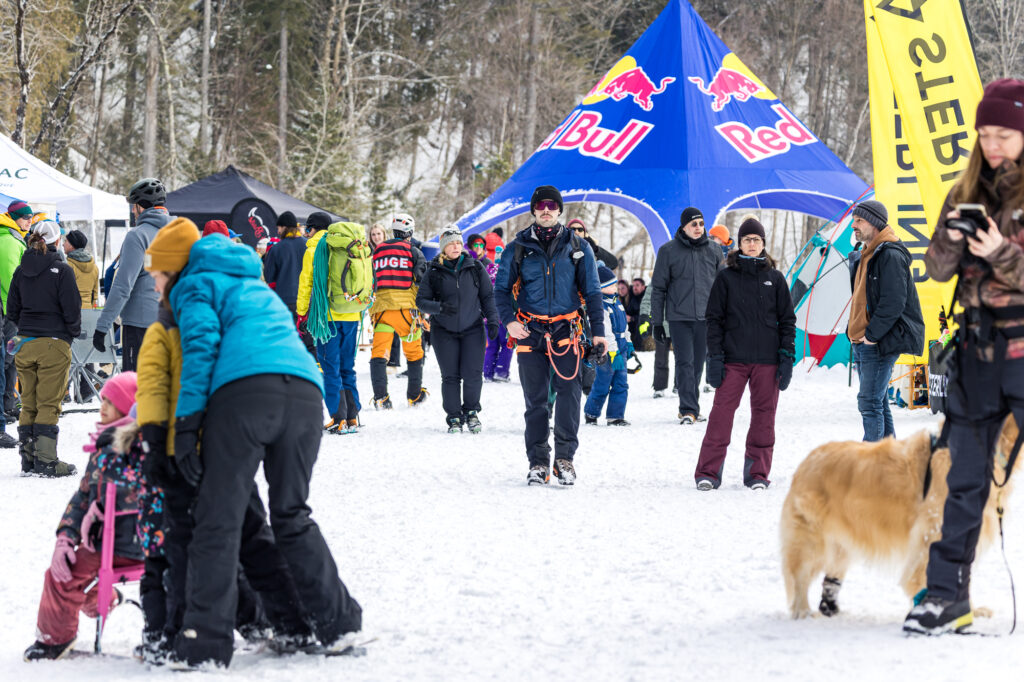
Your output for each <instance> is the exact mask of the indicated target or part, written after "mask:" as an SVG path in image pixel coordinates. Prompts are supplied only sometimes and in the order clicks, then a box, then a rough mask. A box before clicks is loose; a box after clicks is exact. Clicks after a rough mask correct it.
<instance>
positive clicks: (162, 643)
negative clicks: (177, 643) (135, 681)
mask: <svg viewBox="0 0 1024 682" xmlns="http://www.w3.org/2000/svg"><path fill="white" fill-rule="evenodd" d="M170 652H171V645H170V642H168V641H167V637H165V636H164V633H163V631H161V630H157V631H153V632H151V631H149V630H143V631H142V644H139V645H138V646H137V647H135V650H134V654H135V658H137V659H139V660H140V661H142V662H143V663H146V664H148V665H163V664H164V663H166V662H167V656H168V654H170Z"/></svg>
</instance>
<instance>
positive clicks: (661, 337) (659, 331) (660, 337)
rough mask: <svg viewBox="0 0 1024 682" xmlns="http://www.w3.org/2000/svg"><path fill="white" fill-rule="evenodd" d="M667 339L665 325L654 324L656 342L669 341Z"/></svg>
mask: <svg viewBox="0 0 1024 682" xmlns="http://www.w3.org/2000/svg"><path fill="white" fill-rule="evenodd" d="M667 340H668V337H667V336H665V325H663V324H656V325H654V341H655V342H656V343H665V341H667Z"/></svg>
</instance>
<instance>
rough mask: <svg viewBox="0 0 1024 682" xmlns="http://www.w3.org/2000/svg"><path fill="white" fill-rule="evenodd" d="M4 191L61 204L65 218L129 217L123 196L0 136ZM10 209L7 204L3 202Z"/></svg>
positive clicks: (0, 182)
mask: <svg viewBox="0 0 1024 682" xmlns="http://www.w3.org/2000/svg"><path fill="white" fill-rule="evenodd" d="M0 193H3V194H6V195H7V196H9V197H13V198H15V199H21V200H22V201H25V202H28V204H29V206H32V207H33V208H35V204H36V203H39V204H48V205H51V206H52V205H54V204H56V206H57V212H58V214H59V216H60V220H61V221H72V220H88V221H95V220H127V219H128V204H127V203H126V202H125V199H124V197H123V196H118V195H117V194H111V193H110V192H104V191H103V190H99V189H94V188H92V187H89V186H88V185H86V184H85V183H82V182H79V181H78V180H75V179H74V178H72V177H70V176H68V175H65V174H64V173H61V172H60V171H59V170H57V169H56V168H52V167H51V166H49V165H48V164H46V163H44V162H43V161H41V160H39V159H37V158H36V157H34V156H32V155H31V154H29V153H28V152H27V151H25V150H24V149H22V148H21V147H19V146H18V145H16V144H15V143H14V142H13V141H11V138H9V137H7V136H6V135H0ZM0 208H2V209H3V210H6V206H3V205H0Z"/></svg>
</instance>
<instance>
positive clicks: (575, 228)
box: [572, 225, 587, 234]
mask: <svg viewBox="0 0 1024 682" xmlns="http://www.w3.org/2000/svg"><path fill="white" fill-rule="evenodd" d="M572 231H573V232H579V233H580V234H584V233H585V232H586V231H587V228H585V227H580V226H579V225H577V226H576V227H574V228H572Z"/></svg>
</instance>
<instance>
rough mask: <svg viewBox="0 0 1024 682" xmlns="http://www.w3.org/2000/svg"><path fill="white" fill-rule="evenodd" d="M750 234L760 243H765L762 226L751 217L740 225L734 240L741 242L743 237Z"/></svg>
mask: <svg viewBox="0 0 1024 682" xmlns="http://www.w3.org/2000/svg"><path fill="white" fill-rule="evenodd" d="M751 234H756V235H757V236H758V237H760V238H761V241H767V240H766V239H765V236H764V225H762V224H761V221H760V220H758V219H757V218H754V217H753V216H751V217H750V218H747V219H746V220H744V221H743V224H742V225H740V231H739V233H738V234H737V236H736V239H737V240H739V241H743V238H744V237H746V236H747V235H751Z"/></svg>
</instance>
